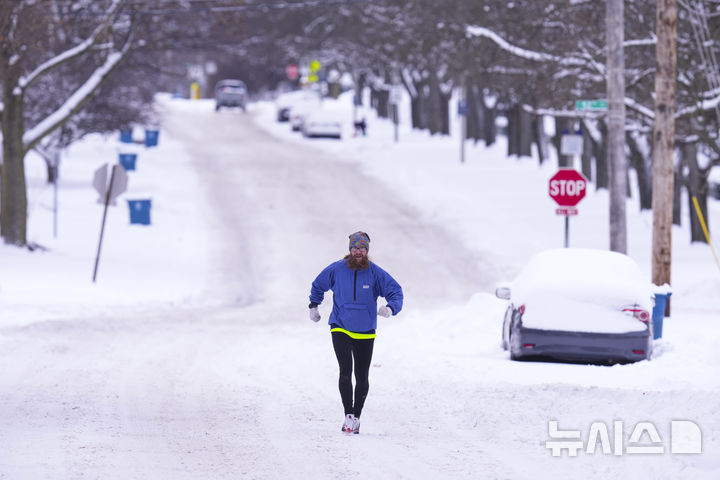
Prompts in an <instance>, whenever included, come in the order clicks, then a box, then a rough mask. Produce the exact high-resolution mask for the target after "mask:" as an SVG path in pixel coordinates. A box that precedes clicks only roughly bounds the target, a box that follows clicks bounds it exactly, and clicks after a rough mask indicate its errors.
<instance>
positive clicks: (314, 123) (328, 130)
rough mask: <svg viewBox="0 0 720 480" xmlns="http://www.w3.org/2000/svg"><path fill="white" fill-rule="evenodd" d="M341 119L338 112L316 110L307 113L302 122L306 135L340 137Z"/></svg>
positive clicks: (303, 131)
mask: <svg viewBox="0 0 720 480" xmlns="http://www.w3.org/2000/svg"><path fill="white" fill-rule="evenodd" d="M342 130H343V128H342V120H341V116H340V114H339V112H334V111H327V110H316V111H314V112H311V113H308V114H307V115H306V116H305V118H304V120H303V124H302V133H303V135H304V136H306V137H332V138H342Z"/></svg>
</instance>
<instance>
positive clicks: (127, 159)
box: [119, 153, 137, 171]
mask: <svg viewBox="0 0 720 480" xmlns="http://www.w3.org/2000/svg"><path fill="white" fill-rule="evenodd" d="M136 160H137V153H121V154H119V162H120V165H122V166H123V168H124V169H125V170H126V171H128V170H135V161H136Z"/></svg>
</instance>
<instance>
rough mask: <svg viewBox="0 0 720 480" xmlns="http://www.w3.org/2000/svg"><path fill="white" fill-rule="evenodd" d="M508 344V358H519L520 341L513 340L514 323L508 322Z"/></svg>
mask: <svg viewBox="0 0 720 480" xmlns="http://www.w3.org/2000/svg"><path fill="white" fill-rule="evenodd" d="M508 345H509V349H510V360H519V359H520V357H521V355H520V353H519V352H520V342H518V341H516V340H515V323H514V322H511V323H510V328H509V330H508Z"/></svg>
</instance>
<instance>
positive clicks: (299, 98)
mask: <svg viewBox="0 0 720 480" xmlns="http://www.w3.org/2000/svg"><path fill="white" fill-rule="evenodd" d="M319 100H320V97H319V93H318V92H317V91H314V90H293V91H291V92H285V93H282V94H280V95H279V96H278V97H277V99H275V108H276V111H277V121H278V122H289V121H290V111H291V110H292V107H293V106H295V105H297V104H302V103H315V104H317V103H318V102H319Z"/></svg>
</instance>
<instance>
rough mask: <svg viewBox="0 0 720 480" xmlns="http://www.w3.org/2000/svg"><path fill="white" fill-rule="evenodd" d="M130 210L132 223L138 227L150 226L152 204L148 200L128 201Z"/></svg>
mask: <svg viewBox="0 0 720 480" xmlns="http://www.w3.org/2000/svg"><path fill="white" fill-rule="evenodd" d="M127 202H128V208H129V209H130V223H131V224H137V225H150V207H151V206H152V202H151V201H150V200H149V199H147V200H128V201H127Z"/></svg>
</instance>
